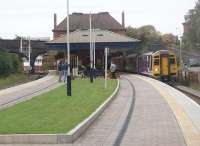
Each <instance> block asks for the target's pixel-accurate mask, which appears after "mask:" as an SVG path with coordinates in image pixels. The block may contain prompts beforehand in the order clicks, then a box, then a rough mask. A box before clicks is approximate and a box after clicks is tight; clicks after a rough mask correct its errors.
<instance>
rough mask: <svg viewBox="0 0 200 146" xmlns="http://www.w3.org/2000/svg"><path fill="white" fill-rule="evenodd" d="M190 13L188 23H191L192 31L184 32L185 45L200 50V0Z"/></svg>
mask: <svg viewBox="0 0 200 146" xmlns="http://www.w3.org/2000/svg"><path fill="white" fill-rule="evenodd" d="M188 13H189V14H188V16H187V23H189V24H190V31H189V32H188V33H185V34H184V37H183V42H184V46H185V48H191V49H198V50H200V48H199V47H198V46H199V44H200V27H199V26H200V0H198V1H197V3H196V6H195V8H194V9H192V10H190V11H189V12H188Z"/></svg>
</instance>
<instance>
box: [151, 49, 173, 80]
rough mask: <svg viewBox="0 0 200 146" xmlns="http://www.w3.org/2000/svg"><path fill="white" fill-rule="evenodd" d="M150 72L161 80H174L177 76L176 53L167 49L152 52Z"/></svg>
mask: <svg viewBox="0 0 200 146" xmlns="http://www.w3.org/2000/svg"><path fill="white" fill-rule="evenodd" d="M151 74H152V76H153V77H154V78H157V79H160V80H162V81H170V80H175V79H176V77H177V61H176V55H175V54H174V53H172V52H169V51H168V50H160V51H157V52H155V53H153V54H152V71H151Z"/></svg>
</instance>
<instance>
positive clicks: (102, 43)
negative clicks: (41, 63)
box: [47, 29, 140, 50]
mask: <svg viewBox="0 0 200 146" xmlns="http://www.w3.org/2000/svg"><path fill="white" fill-rule="evenodd" d="M92 36H93V40H94V41H95V44H96V48H97V49H103V48H105V47H109V48H113V49H117V48H120V49H122V48H136V47H137V46H138V45H139V44H140V41H139V40H137V39H133V38H130V37H127V36H124V35H120V34H117V33H114V32H111V31H108V30H100V29H95V30H93V33H92ZM69 38H70V48H71V49H72V50H73V49H88V48H89V42H90V31H89V30H76V31H74V32H71V33H70V36H69ZM66 44H67V35H63V36H61V37H59V38H57V39H55V40H52V41H50V42H48V43H47V46H48V48H49V49H66V47H67V45H66Z"/></svg>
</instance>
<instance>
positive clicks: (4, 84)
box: [0, 73, 28, 89]
mask: <svg viewBox="0 0 200 146" xmlns="http://www.w3.org/2000/svg"><path fill="white" fill-rule="evenodd" d="M27 81H28V78H27V76H26V75H25V74H22V73H18V74H11V75H9V76H8V77H0V89H4V88H8V87H11V86H14V85H17V84H20V83H24V82H27Z"/></svg>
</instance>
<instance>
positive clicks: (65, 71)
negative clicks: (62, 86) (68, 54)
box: [62, 61, 68, 82]
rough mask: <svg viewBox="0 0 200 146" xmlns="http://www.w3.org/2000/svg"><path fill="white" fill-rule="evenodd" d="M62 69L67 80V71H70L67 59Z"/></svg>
mask: <svg viewBox="0 0 200 146" xmlns="http://www.w3.org/2000/svg"><path fill="white" fill-rule="evenodd" d="M62 71H63V76H64V79H63V80H64V82H66V81H67V71H68V65H67V61H65V62H64V63H63V64H62Z"/></svg>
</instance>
